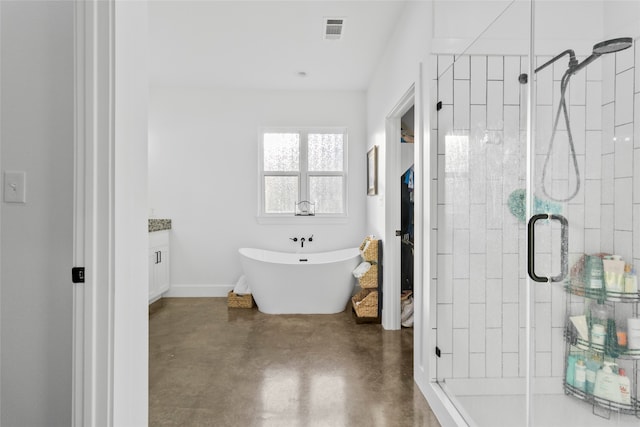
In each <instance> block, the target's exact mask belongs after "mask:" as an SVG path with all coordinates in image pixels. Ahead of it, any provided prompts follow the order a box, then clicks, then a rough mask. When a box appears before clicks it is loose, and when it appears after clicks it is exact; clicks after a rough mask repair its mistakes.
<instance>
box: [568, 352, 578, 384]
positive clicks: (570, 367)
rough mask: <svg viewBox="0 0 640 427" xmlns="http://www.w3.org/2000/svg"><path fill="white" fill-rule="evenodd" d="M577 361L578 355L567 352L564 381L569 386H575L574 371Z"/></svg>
mask: <svg viewBox="0 0 640 427" xmlns="http://www.w3.org/2000/svg"><path fill="white" fill-rule="evenodd" d="M577 361H578V356H577V355H576V354H569V356H568V357H567V375H566V376H565V381H566V383H567V385H570V386H571V387H574V386H575V372H576V362H577Z"/></svg>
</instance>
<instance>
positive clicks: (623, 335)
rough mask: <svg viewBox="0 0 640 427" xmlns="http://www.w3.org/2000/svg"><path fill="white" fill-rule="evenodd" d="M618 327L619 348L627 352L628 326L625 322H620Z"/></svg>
mask: <svg viewBox="0 0 640 427" xmlns="http://www.w3.org/2000/svg"><path fill="white" fill-rule="evenodd" d="M617 325H618V326H617V330H616V335H617V337H618V348H619V349H620V350H621V351H625V350H626V349H627V325H626V324H625V323H624V322H618V323H617Z"/></svg>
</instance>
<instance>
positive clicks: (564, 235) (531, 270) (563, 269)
mask: <svg viewBox="0 0 640 427" xmlns="http://www.w3.org/2000/svg"><path fill="white" fill-rule="evenodd" d="M541 219H549V220H556V221H559V222H560V246H561V247H560V274H559V275H557V276H552V277H542V276H538V275H537V274H536V250H535V241H536V239H535V225H536V222H537V221H539V220H541ZM527 229H528V230H527V240H528V242H529V245H528V249H527V266H528V271H527V272H528V274H529V277H531V279H532V280H533V281H535V282H541V283H547V282H552V283H553V282H562V281H563V280H564V279H565V277H567V274H568V273H569V222H568V221H567V219H566V218H565V217H563V216H562V215H556V214H537V215H533V216H532V217H531V219H530V220H529V224H528V227H527Z"/></svg>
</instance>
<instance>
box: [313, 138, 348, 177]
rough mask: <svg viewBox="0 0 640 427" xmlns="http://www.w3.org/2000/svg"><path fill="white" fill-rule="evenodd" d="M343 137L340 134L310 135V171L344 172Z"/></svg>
mask: <svg viewBox="0 0 640 427" xmlns="http://www.w3.org/2000/svg"><path fill="white" fill-rule="evenodd" d="M343 147H344V144H343V135H342V134H340V133H338V134H334V133H310V134H309V147H308V150H309V170H310V171H342V170H343V169H342V167H343V166H342V159H343V158H344V153H343V151H344V150H343Z"/></svg>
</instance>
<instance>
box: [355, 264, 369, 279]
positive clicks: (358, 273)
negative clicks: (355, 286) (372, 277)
mask: <svg viewBox="0 0 640 427" xmlns="http://www.w3.org/2000/svg"><path fill="white" fill-rule="evenodd" d="M370 268H371V263H369V262H367V261H364V262H361V263H360V265H359V266H357V267H356V268H355V270H353V277H355V278H356V279H359V278H361V277H362V276H364V275H365V274H366V273H367V271H369V269H370Z"/></svg>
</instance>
